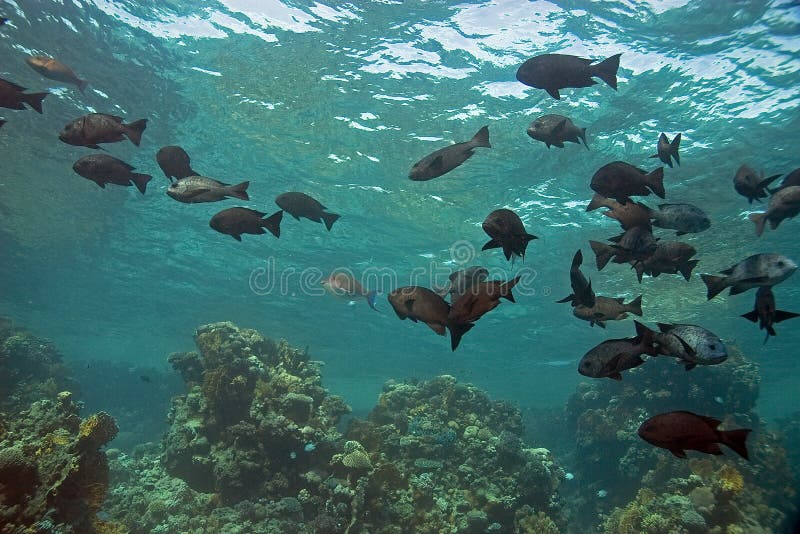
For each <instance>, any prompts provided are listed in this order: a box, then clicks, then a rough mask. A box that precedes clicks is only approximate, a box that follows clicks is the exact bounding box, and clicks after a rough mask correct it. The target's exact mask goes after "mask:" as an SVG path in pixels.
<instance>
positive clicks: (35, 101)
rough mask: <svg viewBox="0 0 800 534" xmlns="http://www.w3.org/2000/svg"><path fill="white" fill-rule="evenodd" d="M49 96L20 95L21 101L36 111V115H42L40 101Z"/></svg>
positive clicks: (38, 94) (37, 94)
mask: <svg viewBox="0 0 800 534" xmlns="http://www.w3.org/2000/svg"><path fill="white" fill-rule="evenodd" d="M49 94H50V93H31V94H29V95H22V97H21V100H22V101H23V102H25V103H26V104H28V105H29V106H30V107H32V108H33V109H34V110H36V112H37V113H42V100H44V99H45V97H46V96H47V95H49Z"/></svg>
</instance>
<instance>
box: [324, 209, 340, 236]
mask: <svg viewBox="0 0 800 534" xmlns="http://www.w3.org/2000/svg"><path fill="white" fill-rule="evenodd" d="M339 217H341V215H338V214H336V213H323V214H322V220H323V221H324V222H325V228H327V229H328V231H329V232H330V231H331V228H332V227H333V223H335V222H336V221H337V219H339Z"/></svg>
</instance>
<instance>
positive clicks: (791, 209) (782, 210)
mask: <svg viewBox="0 0 800 534" xmlns="http://www.w3.org/2000/svg"><path fill="white" fill-rule="evenodd" d="M798 213H800V186H798V185H793V186H789V187H786V188H783V189H780V190H778V191H777V192H776V193H775V194H774V195H772V197H770V199H769V205H768V206H767V211H763V212H757V213H751V214H750V220H751V221H753V222H754V223H755V225H756V235H757V236H759V237H761V234H763V233H764V224H765V223H766V222H767V221H769V227H770V228H771V229H773V230H774V229H776V228H777V227H778V226H779V225H780V224H781V222H782V221H783V220H784V219H791V218H792V217H795V216H796V215H797V214H798Z"/></svg>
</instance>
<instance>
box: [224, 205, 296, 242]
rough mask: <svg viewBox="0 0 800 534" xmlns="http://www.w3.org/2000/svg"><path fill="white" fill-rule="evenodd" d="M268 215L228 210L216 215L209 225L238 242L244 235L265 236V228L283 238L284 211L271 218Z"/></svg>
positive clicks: (235, 209) (236, 209)
mask: <svg viewBox="0 0 800 534" xmlns="http://www.w3.org/2000/svg"><path fill="white" fill-rule="evenodd" d="M265 216H266V213H262V212H260V211H256V210H251V209H249V208H238V207H237V208H228V209H226V210H222V211H220V212H219V213H217V214H216V215H214V216H213V217H212V218H211V220H210V221H209V223H208V225H209V226H210V227H211V228H213V229H214V230H216V231H217V232H219V233H221V234H228V235H229V236H231V237H233V238H234V239H235V240H236V241H241V240H242V234H256V235H259V234H263V233H265V232H264V228H266V229H267V230H269V231H270V233H271V234H272V235H274V236H275V237H280V236H281V219H282V218H283V212H282V211H276V212H275V213H273V214H272V215H270V216H269V217H266V218H265Z"/></svg>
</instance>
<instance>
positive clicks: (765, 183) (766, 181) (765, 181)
mask: <svg viewBox="0 0 800 534" xmlns="http://www.w3.org/2000/svg"><path fill="white" fill-rule="evenodd" d="M762 176H763V175H762ZM781 176H783V175H782V174H773V175H772V176H770V177H769V178H764V179H763V180H761V181H760V182H758V188H759V189H761V188H764V189H766V188H767V186H768V185H770V184H771V183H772V182H774V181H775V180H777V179H778V178H780V177H781Z"/></svg>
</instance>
